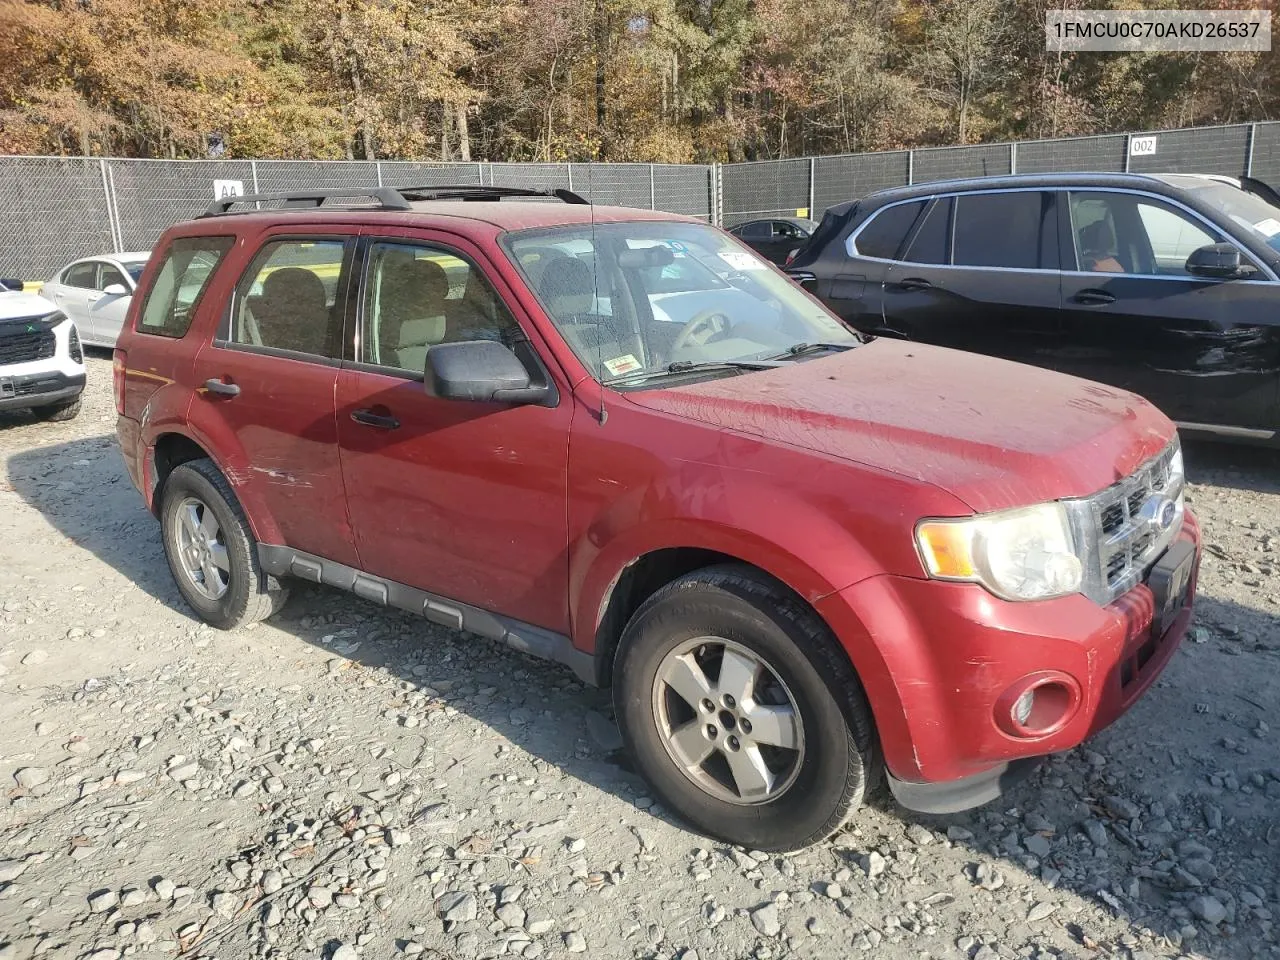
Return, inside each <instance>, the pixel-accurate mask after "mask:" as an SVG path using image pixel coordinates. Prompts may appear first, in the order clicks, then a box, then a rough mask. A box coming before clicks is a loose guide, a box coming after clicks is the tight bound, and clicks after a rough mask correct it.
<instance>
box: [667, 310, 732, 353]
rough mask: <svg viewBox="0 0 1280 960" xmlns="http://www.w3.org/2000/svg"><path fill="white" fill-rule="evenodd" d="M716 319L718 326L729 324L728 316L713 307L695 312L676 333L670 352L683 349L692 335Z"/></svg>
mask: <svg viewBox="0 0 1280 960" xmlns="http://www.w3.org/2000/svg"><path fill="white" fill-rule="evenodd" d="M716 321H718V324H716V325H719V326H728V325H729V318H728V317H726V316H725V315H724V314H723V313H721V312H720V311H719V310H717V309H715V308H714V307H709V308H707V309H706V310H701V311H699V312H698V313H695V314H694V315H693V316H692V317H690V318H689V320H688V321H687V322H686V323H685V325H684V327H682V328H681V330H680V332H679V333H677V334H676V339H675V341H674V342H673V343H672V344H671V352H672V353H673V354H674V353H677V352H678V351H680V350H683V349H684V348H685V347H687V346H688V345H689V343H690V341H691V340H693V335H694V334H695V333H697V332H698V331H699V330H701V329H702V328H703V327H709V326H712V325H713V323H714V322H716Z"/></svg>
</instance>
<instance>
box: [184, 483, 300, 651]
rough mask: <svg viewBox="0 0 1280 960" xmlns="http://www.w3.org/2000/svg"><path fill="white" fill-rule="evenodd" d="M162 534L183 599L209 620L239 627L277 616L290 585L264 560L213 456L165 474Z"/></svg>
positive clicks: (224, 626) (217, 624) (221, 625)
mask: <svg viewBox="0 0 1280 960" xmlns="http://www.w3.org/2000/svg"><path fill="white" fill-rule="evenodd" d="M160 529H161V539H162V541H163V543H164V552H165V556H166V558H168V561H169V570H170V572H171V573H172V574H173V579H174V582H175V583H176V584H177V585H178V590H179V591H180V592H181V593H182V596H183V599H185V600H186V601H187V603H188V604H190V606H191V608H192V609H193V610H195V612H196V613H197V614H199V616H200V618H201V619H202V620H204V621H205V622H206V623H208V624H210V625H212V626H215V627H218V628H219V629H220V630H234V629H235V628H237V627H241V626H244V625H245V624H248V623H255V622H256V621H258V620H262V619H265V618H266V617H269V616H271V614H273V613H275V612H276V611H277V610H279V609H280V608H281V607H282V606H284V602H285V600H286V599H287V598H288V591H287V590H286V589H285V588H284V587H282V586H281V585H280V583H279V581H277V580H276V579H275V578H274V577H270V576H268V575H267V574H265V573H263V571H262V567H261V565H260V564H259V563H258V545H257V541H255V540H254V538H253V533H252V531H251V530H250V527H249V522H248V520H247V519H245V515H244V511H243V510H242V509H241V508H240V503H239V501H238V500H237V499H236V495H235V493H234V492H233V491H232V489H231V484H229V483H228V482H227V478H226V477H224V476H223V475H222V473H221V472H220V471H219V470H218V468H217V467H215V466H214V465H213V462H212V461H210V460H191V461H188V462H187V463H184V464H181V465H179V466H177V467H175V468H174V469H173V472H172V473H170V474H169V476H168V478H167V479H166V480H165V484H164V489H163V491H162V493H161V506H160Z"/></svg>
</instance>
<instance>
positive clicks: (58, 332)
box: [0, 285, 84, 420]
mask: <svg viewBox="0 0 1280 960" xmlns="http://www.w3.org/2000/svg"><path fill="white" fill-rule="evenodd" d="M83 390H84V351H83V350H82V349H81V348H80V338H79V336H78V335H77V334H76V325H75V323H74V322H72V321H71V320H70V319H69V318H68V317H67V315H66V314H65V313H63V312H62V311H61V310H59V309H58V308H57V307H55V306H54V305H53V304H52V303H50V302H49V301H48V300H45V299H44V298H43V297H39V296H36V295H35V294H33V293H21V292H18V291H13V290H9V289H7V288H6V287H4V286H2V285H0V411H8V410H14V409H30V410H31V411H32V412H34V413H35V414H36V415H37V416H39V417H41V418H43V419H45V420H70V419H72V418H73V417H74V416H75V415H76V414H77V413H79V412H80V394H81V392H82V391H83Z"/></svg>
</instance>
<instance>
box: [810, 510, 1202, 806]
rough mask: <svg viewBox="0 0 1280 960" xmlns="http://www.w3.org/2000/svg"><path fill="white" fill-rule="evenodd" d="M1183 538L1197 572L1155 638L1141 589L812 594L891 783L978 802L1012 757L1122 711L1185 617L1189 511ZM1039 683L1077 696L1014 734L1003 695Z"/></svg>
mask: <svg viewBox="0 0 1280 960" xmlns="http://www.w3.org/2000/svg"><path fill="white" fill-rule="evenodd" d="M1179 542H1187V543H1189V544H1190V545H1191V547H1192V549H1193V550H1194V551H1195V561H1194V564H1195V566H1194V572H1193V573H1192V577H1191V581H1190V586H1189V592H1188V596H1187V602H1186V605H1185V606H1184V607H1183V608H1182V610H1181V612H1179V613H1178V615H1177V616H1176V618H1175V619H1174V620H1173V621H1172V622H1171V624H1170V626H1169V627H1168V628H1167V629H1166V630H1165V632H1164V634H1163V635H1162V636H1158V637H1153V636H1152V635H1151V634H1152V628H1151V625H1152V619H1153V615H1154V606H1155V604H1154V595H1153V594H1152V591H1151V590H1150V588H1149V587H1147V585H1146V584H1140V585H1139V586H1137V587H1134V588H1133V589H1132V590H1130V591H1129V592H1128V593H1126V594H1124V595H1123V596H1121V597H1120V598H1119V599H1117V600H1116V601H1115V602H1113V603H1111V604H1110V605H1108V606H1106V607H1100V606H1098V605H1097V604H1096V603H1094V602H1093V601H1091V600H1089V599H1087V598H1085V597H1084V596H1081V595H1075V596H1070V597H1062V598H1060V599H1057V600H1046V601H1040V602H1034V603H1010V602H1006V601H1003V600H999V599H997V598H995V597H994V596H992V595H991V594H990V593H988V592H987V591H985V590H984V589H983V588H982V587H980V586H977V585H974V584H959V583H942V582H939V581H931V580H920V579H911V578H907V577H895V576H888V575H886V576H881V577H875V578H872V579H870V580H865V581H863V582H861V583H858V584H855V585H853V586H851V587H848V588H846V589H845V590H841V591H839V592H837V593H835V594H832V595H831V596H829V597H826V598H825V599H823V600H822V601H820V602H819V604H818V609H819V612H820V613H822V615H823V616H824V617H825V618H826V620H827V622H828V623H829V624H830V625H831V627H832V628H833V630H835V632H836V635H837V636H838V637H840V638H841V641H842V643H843V644H844V646H845V648H846V650H847V651H848V652H849V656H850V658H851V660H852V661H853V663H854V667H855V669H856V670H857V671H858V675H859V678H860V679H861V680H862V683H863V686H864V687H865V689H866V692H867V697H868V699H869V701H870V702H871V708H872V712H873V713H874V715H875V719H876V724H877V728H878V732H879V734H880V742H881V747H882V749H883V751H884V756H885V762H886V764H887V765H888V768H889V773H890V775H891V778H892V779H891V781H890V783H891V786H894V785H895V784H894V781H898V784H897V785H903V784H905V785H907V787H908V789H905V790H903V791H902V794H903V797H904V799H905V800H907V801H908V802H910V798H911V797H913V796H914V797H917V798H920V799H919V800H918V802H917V803H916V804H915V805H916V806H917V807H918V808H921V809H928V810H931V811H932V812H944V808H945V809H946V810H956V809H963V807H964V806H973V805H976V804H977V803H983V802H986V800H989V799H993V797H994V795H998V792H999V791H998V789H997V790H996V791H995V793H994V794H993V793H992V789H993V788H992V784H995V785H996V786H997V787H999V786H1000V784H1001V782H1002V780H1003V781H1004V782H1006V783H1007V782H1008V779H1009V777H1008V773H1009V771H1010V770H1012V771H1015V772H1025V769H1026V767H1027V766H1028V765H1027V764H1026V763H1021V762H1019V761H1025V760H1027V759H1028V758H1034V757H1041V756H1044V755H1045V754H1050V753H1056V752H1059V751H1062V750H1068V749H1070V748H1072V747H1074V746H1076V745H1078V744H1079V743H1081V742H1082V741H1083V740H1085V739H1086V738H1088V737H1089V736H1091V735H1092V734H1094V733H1097V732H1098V731H1099V730H1101V729H1103V728H1104V727H1106V726H1107V725H1108V724H1110V723H1112V722H1113V721H1114V720H1116V719H1117V718H1118V717H1119V716H1121V715H1122V714H1123V713H1125V712H1126V711H1127V710H1128V709H1129V708H1130V707H1132V706H1133V704H1134V703H1136V702H1137V700H1138V699H1139V698H1140V697H1141V696H1142V695H1143V694H1144V693H1145V692H1146V691H1147V689H1148V688H1149V687H1150V686H1151V684H1152V683H1154V682H1155V680H1156V678H1157V677H1158V676H1159V674H1160V672H1161V671H1162V670H1163V669H1164V668H1165V666H1166V665H1167V664H1168V662H1169V660H1170V659H1171V658H1172V656H1173V654H1174V651H1175V650H1176V649H1177V647H1178V645H1179V644H1180V643H1181V642H1182V639H1183V637H1184V636H1185V635H1186V632H1187V628H1188V627H1189V626H1190V623H1191V618H1192V606H1193V602H1194V596H1195V590H1196V586H1197V584H1196V580H1197V575H1198V572H1199V570H1198V568H1199V561H1200V527H1199V524H1198V522H1197V521H1196V518H1195V516H1194V515H1193V514H1192V513H1191V512H1190V511H1187V514H1186V519H1185V522H1184V525H1183V529H1182V531H1181V532H1180V534H1179V536H1178V538H1177V539H1176V540H1175V541H1174V543H1175V544H1176V543H1179ZM1045 678H1052V679H1055V680H1060V681H1061V682H1062V684H1063V685H1064V688H1069V689H1070V690H1071V692H1072V693H1073V695H1074V698H1075V699H1074V701H1073V702H1072V704H1071V706H1070V707H1069V709H1066V710H1065V712H1064V715H1063V719H1062V722H1061V723H1057V724H1053V725H1051V726H1050V727H1046V728H1045V729H1044V730H1043V731H1042V732H1041V733H1031V734H1024V735H1014V734H1012V733H1010V732H1009V724H1008V721H1007V716H1008V711H1009V704H1010V697H1011V696H1015V695H1016V693H1017V692H1018V691H1020V690H1021V689H1023V686H1024V685H1025V684H1027V683H1030V682H1035V681H1037V680H1039V679H1045ZM1002 721H1003V722H1002ZM1006 765H1009V767H1008V768H1006ZM960 781H967V783H962V782H960ZM929 784H938V785H941V786H939V787H938V788H937V790H936V791H933V792H934V793H937V794H938V796H939V804H941V805H939V804H930V803H929V802H928V799H927V797H928V794H929V793H930V791H929V790H928V789H927V787H926V785H929ZM970 788H972V789H970ZM896 792H898V791H897V790H895V793H896ZM943 794H950V795H951V799H947V800H945V801H944V800H943V799H942V795H943ZM966 796H967V797H969V800H971V801H972V802H969V801H967V800H963V798H964V797H966ZM956 797H960V798H962V799H961V800H956V799H955V798H956ZM957 803H962V805H961V806H957V805H956V804H957Z"/></svg>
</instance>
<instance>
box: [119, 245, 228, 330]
mask: <svg viewBox="0 0 1280 960" xmlns="http://www.w3.org/2000/svg"><path fill="white" fill-rule="evenodd" d="M233 243H235V237H180V238H179V239H177V240H175V241H173V243H171V244H170V245H169V247H168V249H167V250H165V253H164V259H163V260H162V261H161V262H160V268H159V269H158V270H157V271H156V275H155V279H154V280H153V281H152V283H151V289H150V290H148V291H147V294H146V299H145V300H144V302H143V305H142V310H141V311H140V312H139V314H138V324H137V330H138V332H139V333H149V334H152V335H153V336H159V337H173V338H175V339H176V338H181V337H184V336H186V334H187V330H189V329H190V327H191V319H192V317H193V316H194V315H195V311H196V307H197V306H198V305H199V302H200V298H201V296H203V294H204V291H205V288H206V287H208V285H209V281H210V279H212V277H213V274H214V271H215V270H216V269H217V267H218V264H220V263H221V262H222V258H223V257H224V256H226V253H227V251H228V250H230V249H231V245H232V244H233Z"/></svg>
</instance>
